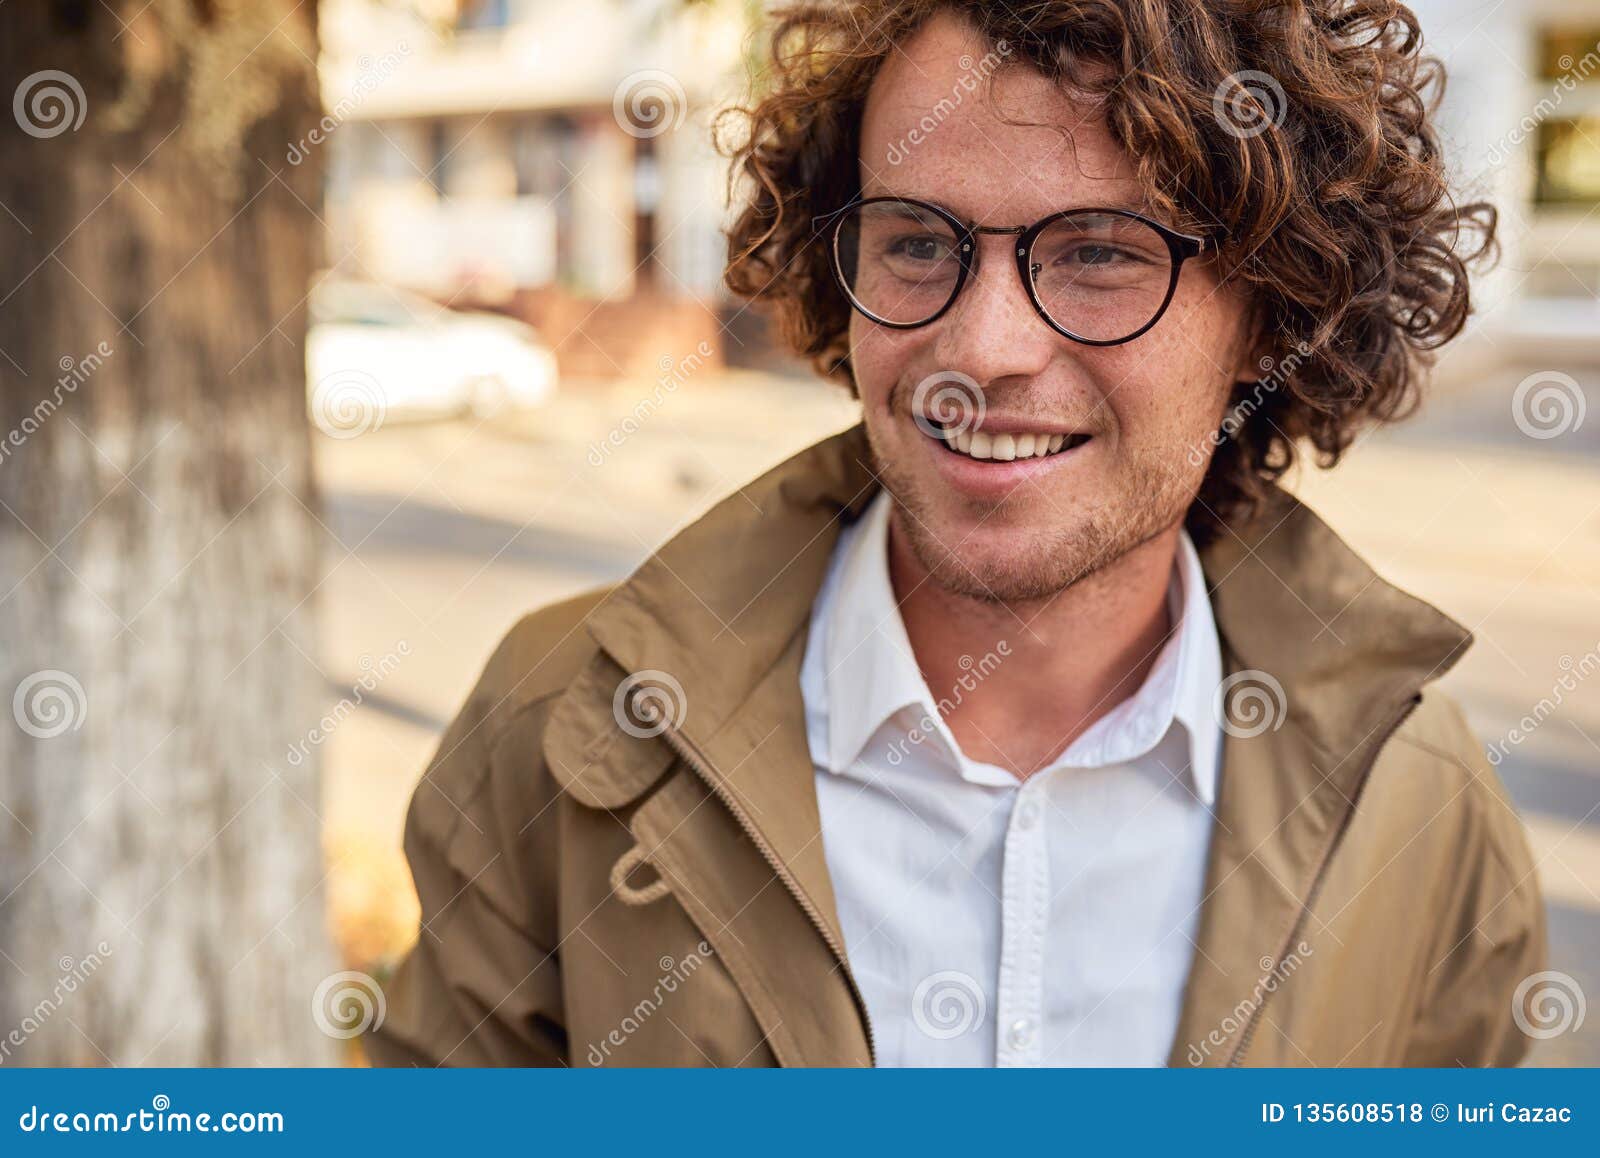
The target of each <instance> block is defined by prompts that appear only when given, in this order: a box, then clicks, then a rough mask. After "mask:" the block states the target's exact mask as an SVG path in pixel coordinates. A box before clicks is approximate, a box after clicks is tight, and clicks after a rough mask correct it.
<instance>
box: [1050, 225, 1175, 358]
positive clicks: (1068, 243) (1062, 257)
mask: <svg viewBox="0 0 1600 1158" xmlns="http://www.w3.org/2000/svg"><path fill="white" fill-rule="evenodd" d="M1029 269H1030V273H1031V275H1032V278H1033V286H1034V291H1035V292H1036V293H1037V294H1038V295H1039V301H1040V304H1042V305H1043V306H1044V310H1045V313H1047V314H1049V315H1050V318H1051V320H1052V321H1054V322H1055V323H1056V325H1058V326H1060V327H1061V328H1062V329H1064V330H1068V331H1070V332H1071V333H1074V334H1076V335H1078V337H1080V338H1088V339H1089V340H1090V341H1094V342H1115V341H1118V340H1120V339H1122V338H1126V337H1128V336H1130V335H1132V334H1135V333H1137V332H1138V331H1139V330H1141V329H1143V328H1144V327H1145V326H1146V325H1147V324H1149V322H1150V320H1151V319H1152V318H1154V317H1155V316H1156V315H1157V314H1158V313H1159V312H1160V311H1161V305H1162V303H1163V302H1164V301H1165V300H1166V297H1167V289H1168V287H1169V286H1170V285H1171V284H1172V252H1171V251H1170V250H1169V249H1168V248H1167V242H1166V239H1165V238H1163V237H1162V236H1161V234H1159V233H1157V232H1156V231H1155V230H1154V229H1152V228H1151V227H1150V226H1148V225H1146V224H1145V223H1144V222H1142V221H1136V220H1134V219H1133V218H1131V217H1123V216H1120V215H1118V214H1114V213H1074V214H1070V215H1068V216H1066V217H1061V218H1058V219H1056V220H1055V221H1054V222H1052V223H1051V224H1050V225H1048V226H1047V227H1046V228H1045V229H1044V231H1043V232H1042V233H1041V234H1040V235H1039V237H1038V239H1037V240H1036V241H1035V242H1034V245H1033V252H1032V254H1031V257H1030V265H1029Z"/></svg>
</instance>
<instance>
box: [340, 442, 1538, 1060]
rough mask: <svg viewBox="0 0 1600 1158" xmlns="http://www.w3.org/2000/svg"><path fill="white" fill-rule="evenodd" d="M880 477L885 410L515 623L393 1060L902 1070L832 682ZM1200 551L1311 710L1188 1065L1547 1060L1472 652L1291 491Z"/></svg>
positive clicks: (428, 871)
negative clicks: (828, 655) (827, 667)
mask: <svg viewBox="0 0 1600 1158" xmlns="http://www.w3.org/2000/svg"><path fill="white" fill-rule="evenodd" d="M875 485H876V484H875V482H874V480H873V476H872V474H871V472H870V471H869V469H868V450H867V446H866V441H865V438H864V436H863V434H862V431H861V429H860V428H859V427H858V428H856V429H855V430H852V431H849V432H847V433H845V434H843V435H840V436H837V437H835V438H831V439H829V440H827V441H825V442H823V443H821V444H819V445H817V446H814V447H812V448H810V449H809V450H807V451H805V452H804V453H802V454H800V455H799V456H797V457H796V458H794V459H792V460H791V461H789V462H787V463H785V464H783V465H782V466H780V467H778V468H777V469H776V470H774V471H772V472H771V473H770V474H768V475H766V476H765V477H764V478H762V479H760V480H758V481H757V482H755V483H753V484H752V485H751V486H749V487H747V488H745V491H744V494H743V495H741V496H738V497H735V498H733V499H730V500H729V501H727V502H724V503H723V504H721V505H720V506H718V507H717V508H715V509H714V510H712V511H711V512H710V513H709V514H708V515H707V516H706V517H705V518H703V519H701V520H700V521H699V522H697V523H695V524H694V525H692V526H690V527H689V528H688V529H687V530H685V531H683V532H682V533H681V534H680V535H678V536H677V537H676V538H675V539H674V540H672V542H670V543H668V544H667V545H666V546H665V547H663V548H662V549H661V551H660V552H658V553H657V554H656V555H655V556H653V557H652V558H650V559H649V560H648V561H646V562H645V563H644V565H643V566H641V567H640V568H639V570H638V571H637V572H636V573H635V574H634V575H633V576H632V577H631V578H630V579H628V580H627V581H626V582H624V583H622V584H621V585H619V586H617V587H614V588H611V589H609V590H606V591H604V592H599V593H594V594H590V595H586V596H582V597H580V598H577V599H574V600H571V601H569V602H566V603H563V604H560V605H558V606H555V607H550V608H547V609H545V610H543V611H539V612H537V613H535V614H533V615H530V616H528V617H527V618H526V619H524V620H523V621H522V622H521V623H519V624H518V625H517V626H516V627H515V628H514V629H513V630H512V632H511V633H510V635H508V636H507V637H506V639H505V641H504V642H503V643H502V644H501V645H500V647H499V649H498V650H497V651H496V652H495V655H494V657H493V658H492V659H491V660H490V662H489V664H488V667H487V669H486V670H485V672H484V674H483V677H482V679H481V681H480V682H479V684H478V686H477V688H476V689H475V690H474V691H473V693H472V695H471V697H470V698H469V699H468V701H467V704H466V706H465V707H464V708H463V710H462V712H461V714H460V716H459V717H458V718H457V719H456V720H455V722H454V723H453V724H452V725H451V727H450V729H449V730H448V732H447V733H446V735H445V737H444V740H443V742H442V743H441V744H440V746H439V751H438V754H437V756H436V757H435V758H434V761H433V763H432V765H431V766H430V767H429V769H428V772H427V774H426V776H425V777H424V779H423V781H422V783H421V784H420V785H419V786H418V788H417V790H416V795H415V798H414V799H413V802H412V805H411V811H410V816H409V820H408V824H407V833H406V852H407V854H408V856H409V857H410V861H411V869H412V873H413V875H414V877H415V879H416V884H417V891H418V893H419V894H420V896H421V901H422V928H421V931H420V933H419V936H418V940H417V944H416V947H415V948H414V949H413V950H412V951H411V953H410V955H409V956H408V957H407V958H406V960H405V961H404V963H403V964H402V965H401V966H400V968H399V970H398V972H397V974H396V975H395V976H394V977H393V978H392V979H391V980H390V981H388V983H387V985H386V997H387V1003H388V1011H387V1017H386V1019H385V1021H384V1022H383V1024H382V1027H381V1029H379V1030H378V1031H377V1032H376V1033H375V1034H374V1035H372V1036H370V1037H369V1038H368V1048H369V1053H370V1055H371V1056H372V1057H373V1059H374V1060H375V1061H377V1062H379V1063H386V1064H413V1063H414V1064H423V1065H437V1064H446V1065H573V1066H582V1065H602V1064H604V1065H652V1066H678V1065H717V1066H736V1065H828V1066H832V1065H850V1066H860V1065H870V1064H871V1063H872V1060H873V1053H872V1036H871V1030H870V1027H869V1025H868V1020H867V1016H866V1011H865V1009H864V1006H863V1004H862V1001H861V995H860V993H859V991H858V990H857V988H856V985H855V982H854V980H853V979H852V977H851V973H850V967H849V963H848V961H847V959H846V956H845V951H844V944H843V940H842V937H841V934H840V931H839V919H838V916H837V913H836V910H835V903H834V892H833V885H832V882H831V881H830V879H829V876H828V870H827V864H826V861H825V859H824V856H823V846H822V840H821V837H820V834H819V823H818V813H817V800H816V792H815V788H814V785H813V778H812V776H813V773H812V766H811V762H810V759H809V756H808V753H807V747H806V738H805V721H804V713H803V705H802V702H801V698H800V690H799V683H798V675H799V670H800V660H801V654H802V651H803V648H804V646H805V639H806V627H807V616H808V613H809V611H810V607H811V602H812V599H813V597H814V595H815V593H816V590H817V587H818V585H819V583H820V582H821V579H822V575H823V571H824V568H825V567H826V565H827V561H828V558H829V553H830V552H831V551H832V549H833V545H834V541H835V538H836V537H837V535H838V531H839V527H840V524H841V521H842V520H845V519H849V518H852V517H854V516H856V515H858V514H859V513H860V511H861V510H862V508H863V507H864V506H865V505H866V503H867V501H868V500H869V499H870V498H871V497H872V494H873V492H874V490H875ZM1201 556H1202V563H1203V566H1204V569H1205V573H1206V577H1207V579H1208V581H1209V583H1210V585H1211V586H1212V587H1213V589H1214V590H1213V594H1212V601H1213V606H1214V608H1215V613H1216V621H1217V628H1218V632H1219V634H1220V636H1221V640H1222V647H1223V657H1224V663H1225V665H1226V666H1227V668H1228V670H1229V671H1230V672H1237V671H1242V670H1246V669H1256V670H1258V671H1262V672H1266V673H1269V674H1270V675H1271V676H1272V677H1273V678H1274V679H1275V680H1277V681H1278V683H1279V684H1280V685H1281V686H1282V688H1283V690H1284V702H1285V704H1286V712H1285V714H1284V715H1283V717H1282V720H1281V725H1280V726H1278V727H1277V728H1275V729H1274V728H1268V729H1266V730H1263V731H1261V732H1260V734H1258V735H1253V736H1246V735H1243V734H1241V735H1237V736H1235V735H1230V736H1229V737H1228V738H1227V739H1226V741H1225V745H1224V755H1223V770H1222V780H1221V788H1220V796H1219V799H1218V801H1217V807H1216V814H1217V815H1216V823H1215V828H1214V831H1213V835H1212V844H1211V852H1210V861H1209V865H1208V867H1207V870H1206V883H1205V892H1204V896H1205V900H1204V904H1203V908H1202V911H1201V915H1200V921H1199V932H1198V937H1197V947H1196V952H1195V955H1194V964H1193V966H1192V969H1191V973H1190V976H1189V980H1188V984H1187V986H1186V988H1185V992H1184V999H1183V1010H1182V1016H1181V1018H1180V1021H1179V1027H1178V1032H1177V1036H1176V1039H1175V1041H1174V1043H1173V1047H1172V1053H1171V1058H1170V1060H1171V1062H1172V1064H1174V1065H1238V1064H1240V1063H1244V1064H1248V1065H1312V1064H1315V1065H1349V1066H1388V1065H1440V1066H1453V1065H1457V1064H1464V1065H1507V1064H1512V1063H1514V1062H1515V1061H1517V1060H1518V1059H1519V1058H1520V1057H1521V1056H1522V1055H1523V1053H1524V1051H1525V1049H1526V1047H1527V1045H1528V1041H1527V1039H1526V1038H1525V1037H1524V1035H1523V1034H1522V1033H1521V1032H1519V1031H1518V1029H1517V1028H1516V1025H1515V1023H1514V1021H1513V1017H1512V995H1513V991H1514V990H1515V989H1516V986H1517V984H1518V982H1519V981H1520V980H1521V979H1523V978H1524V977H1526V976H1528V975H1529V974H1531V973H1534V972H1536V971H1538V970H1540V969H1542V968H1543V961H1544V954H1545V929H1544V917H1543V907H1542V904H1541V901H1540V897H1539V890H1538V885H1537V881H1536V878H1535V875H1534V869H1533V864H1532V862H1531V859H1530V856H1529V852H1528V848H1527V844H1526V841H1525V839H1524V836H1523V833H1522V829H1521V826H1520V824H1519V822H1518V820H1517V817H1516V815H1515V813H1514V812H1513V811H1512V808H1511V806H1510V805H1509V804H1508V802H1507V800H1506V797H1505V793H1504V790H1503V789H1502V787H1501V785H1500V784H1499V782H1498V780H1497V779H1496V777H1495V775H1494V773H1493V771H1492V770H1491V769H1490V767H1489V765H1488V763H1487V761H1486V759H1485V756H1484V751H1483V748H1482V746H1481V745H1480V744H1479V743H1478V742H1477V740H1476V739H1474V737H1473V736H1472V734H1471V733H1470V732H1469V730H1468V729H1467V727H1466V724H1465V723H1464V722H1463V720H1462V717H1461V713H1460V711H1459V709H1458V708H1457V707H1456V705H1455V704H1454V703H1452V702H1451V701H1450V700H1448V699H1446V698H1445V697H1443V696H1441V695H1439V694H1438V693H1436V692H1433V691H1424V687H1425V685H1426V684H1428V683H1429V682H1430V681H1432V680H1433V679H1435V678H1436V677H1438V676H1440V675H1441V674H1443V673H1444V672H1445V671H1447V670H1448V669H1449V668H1450V667H1451V665H1452V664H1454V663H1455V662H1456V660H1457V659H1459V658H1460V656H1461V654H1462V652H1463V651H1464V650H1465V648H1466V647H1467V646H1468V644H1469V643H1470V642H1471V636H1470V635H1469V633H1468V632H1467V631H1466V630H1465V629H1463V628H1462V627H1461V626H1460V625H1458V624H1456V623H1455V622H1453V621H1452V620H1450V619H1449V618H1447V617H1446V616H1444V615H1443V614H1441V613H1440V612H1439V611H1437V610H1435V609H1434V608H1432V607H1430V606H1428V605H1427V604H1425V603H1422V602H1420V601H1419V600H1417V599H1415V598H1413V597H1411V596H1410V595H1407V594H1405V593H1404V592H1402V591H1399V590H1397V589H1396V588H1394V587H1392V586H1390V585H1389V584H1387V583H1385V582H1384V581H1383V580H1381V579H1379V578H1378V577H1377V576H1376V575H1375V574H1373V572H1372V571H1371V570H1370V569H1369V568H1368V566H1367V565H1366V564H1365V563H1364V562H1362V561H1361V559H1359V558H1358V557H1357V556H1356V555H1355V554H1354V553H1352V552H1351V550H1350V549H1349V548H1348V547H1347V546H1345V544H1344V543H1343V542H1342V541H1341V540H1340V539H1339V538H1338V536H1336V535H1335V534H1334V533H1333V532H1332V531H1331V530H1329V529H1328V527H1327V526H1326V525H1325V524H1323V523H1322V522H1321V521H1320V520H1319V519H1318V518H1317V517H1316V516H1315V515H1314V514H1312V512H1311V511H1310V510H1309V509H1307V508H1306V507H1304V506H1302V505H1301V504H1300V503H1299V502H1297V501H1296V500H1295V499H1293V498H1292V497H1290V496H1289V495H1287V494H1279V495H1278V496H1277V497H1276V498H1275V500H1274V504H1273V506H1272V507H1271V509H1269V510H1268V511H1266V512H1265V514H1264V515H1263V516H1262V517H1261V518H1259V519H1257V520H1256V521H1255V522H1253V523H1252V524H1251V525H1249V526H1247V527H1243V528H1239V529H1238V530H1237V533H1233V534H1227V535H1224V536H1223V537H1222V539H1221V540H1220V541H1218V542H1216V543H1214V544H1213V545H1211V546H1210V547H1208V548H1207V549H1205V550H1203V551H1202V552H1201ZM634 673H665V675H667V676H669V677H670V678H671V680H672V681H676V683H677V684H678V685H679V686H681V688H682V689H683V696H682V698H681V700H677V699H675V698H674V697H671V696H670V695H669V701H670V702H667V703H666V705H665V710H664V714H663V715H662V716H661V717H660V721H659V724H658V725H657V726H658V727H659V726H661V725H665V730H663V731H660V734H659V735H654V736H652V735H650V734H648V733H649V732H651V731H654V730H657V729H656V728H655V727H641V726H640V723H639V721H638V719H637V718H636V717H634V718H630V717H627V716H624V717H623V719H625V720H627V721H628V723H629V727H630V728H631V729H632V732H630V731H627V730H624V728H623V727H622V726H620V725H619V722H618V715H617V710H616V707H615V705H616V704H617V697H618V689H619V687H622V686H623V684H624V681H626V680H628V678H629V677H630V675H633V674H634ZM650 678H652V679H654V680H656V681H657V682H667V681H661V679H660V676H659V675H658V674H655V675H652V676H651V677H650ZM631 686H632V685H629V688H624V691H623V694H624V695H626V694H627V692H628V690H630V689H631ZM647 722H648V721H647ZM1235 731H1240V732H1241V733H1242V732H1243V731H1244V730H1243V729H1235ZM638 732H643V733H645V734H644V735H635V734H632V733H638Z"/></svg>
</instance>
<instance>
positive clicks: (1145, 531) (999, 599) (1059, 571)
mask: <svg viewBox="0 0 1600 1158" xmlns="http://www.w3.org/2000/svg"><path fill="white" fill-rule="evenodd" d="M867 435H868V440H869V442H871V443H872V444H873V451H874V457H875V458H876V459H877V462H878V473H879V476H880V477H881V479H882V480H883V484H884V486H885V488H886V489H887V490H888V491H889V493H890V495H891V497H892V498H893V500H894V502H895V504H896V506H897V507H898V508H899V509H898V510H897V511H896V512H895V523H896V526H897V528H898V529H899V530H900V532H901V533H902V535H903V537H904V541H905V542H906V543H907V545H908V546H909V547H910V548H911V552H912V554H913V555H914V556H915V557H916V559H917V562H918V563H919V564H920V565H921V567H922V569H923V570H924V571H925V572H926V573H927V576H928V579H929V580H930V581H931V582H933V583H934V584H936V585H938V586H939V587H941V588H943V589H944V590H946V591H948V592H950V593H951V594H953V595H957V596H960V597H962V598H966V599H973V600H977V601H978V602H981V603H987V604H1004V605H1006V606H1010V607H1017V606H1023V605H1028V604H1035V603H1040V602H1043V601H1045V600H1049V599H1052V598H1054V597H1055V596H1057V595H1059V594H1060V593H1061V592H1063V591H1066V590H1067V589H1068V588H1070V587H1073V586H1074V585H1076V584H1078V583H1081V582H1083V581H1084V580H1085V579H1088V578H1089V577H1090V576H1093V575H1096V574H1099V573H1101V572H1103V571H1105V570H1106V569H1108V568H1110V567H1112V566H1113V565H1114V564H1115V563H1116V562H1117V561H1118V560H1119V559H1121V558H1123V557H1124V556H1125V555H1127V554H1128V553H1129V552H1130V551H1132V550H1134V549H1135V548H1137V547H1139V546H1141V545H1142V544H1144V543H1146V542H1148V541H1149V540H1151V539H1153V538H1155V537H1156V536H1157V535H1159V534H1161V533H1162V532H1163V531H1165V530H1167V529H1168V528H1169V527H1171V526H1172V525H1173V524H1174V523H1177V522H1179V521H1181V520H1182V519H1183V517H1184V515H1185V514H1186V513H1187V511H1188V508H1189V504H1190V502H1191V501H1192V500H1193V495H1192V494H1191V493H1190V491H1189V488H1188V487H1187V486H1186V482H1185V480H1183V479H1181V478H1180V477H1179V476H1178V475H1177V473H1176V472H1174V471H1173V470H1171V469H1169V468H1166V467H1164V466H1162V465H1159V464H1158V463H1157V462H1156V461H1153V460H1138V461H1135V462H1133V463H1132V464H1131V466H1130V468H1129V469H1128V470H1127V471H1126V472H1125V476H1126V477H1125V478H1124V479H1122V480H1121V481H1119V484H1118V485H1117V487H1116V489H1115V492H1114V493H1112V494H1108V495H1106V496H1104V497H1103V498H1102V499H1101V500H1100V501H1099V502H1098V503H1096V504H1094V505H1093V506H1091V507H1089V508H1088V509H1083V508H1081V507H1077V508H1075V509H1073V510H1071V511H1068V510H1066V509H1065V508H1062V509H1059V511H1058V510H1057V509H1056V508H1055V507H1052V505H1051V503H1050V502H1049V501H1048V500H1047V499H1045V497H1044V496H1043V495H1041V494H1040V493H1039V492H1038V491H1036V490H1035V489H1034V488H1033V487H1031V486H1029V485H1027V484H1024V485H1023V486H1022V487H1021V488H1019V490H1018V491H1017V492H1016V493H1015V494H1014V495H1013V496H1011V497H1010V498H1007V499H1003V500H1001V502H1000V503H999V504H986V505H987V506H988V512H987V513H988V515H989V518H991V519H998V518H999V517H1000V516H1001V513H1002V512H1001V508H1003V507H1004V506H1006V505H1008V504H1019V503H1026V504H1027V505H1029V506H1032V507H1033V508H1034V509H1035V510H1036V511H1038V512H1040V513H1039V514H1038V516H1037V519H1038V526H1037V528H1036V532H1035V535H1034V539H1033V542H1032V543H1030V544H1029V546H1028V548H1027V549H1026V550H1023V551H1015V550H1008V549H1005V548H996V549H993V550H985V549H984V548H983V546H982V544H981V543H980V542H979V540H980V539H981V538H982V536H983V526H984V523H983V522H981V521H980V522H979V524H978V526H977V528H976V529H975V530H973V531H970V532H962V533H960V534H956V533H952V532H950V531H948V530H945V529H944V528H943V526H942V524H943V519H942V518H941V517H940V515H939V513H938V512H939V507H940V504H939V503H936V502H934V501H933V498H932V496H931V495H929V494H927V493H926V487H927V486H928V485H929V484H928V483H926V482H925V481H923V480H921V479H918V478H917V477H915V472H913V471H911V470H907V469H904V468H903V467H902V466H901V465H900V464H899V463H898V462H896V461H895V460H894V459H893V457H892V456H889V455H885V454H883V453H882V452H881V450H880V449H879V447H878V445H877V440H876V439H874V438H873V437H872V430H871V426H870V424H868V431H867ZM933 485H937V484H933ZM972 510H973V512H974V513H975V514H976V515H977V516H978V518H979V519H980V520H982V519H983V518H984V515H985V513H986V512H985V511H984V510H983V509H981V508H977V507H974V508H972ZM1057 520H1059V521H1057ZM1063 524H1064V525H1063Z"/></svg>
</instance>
